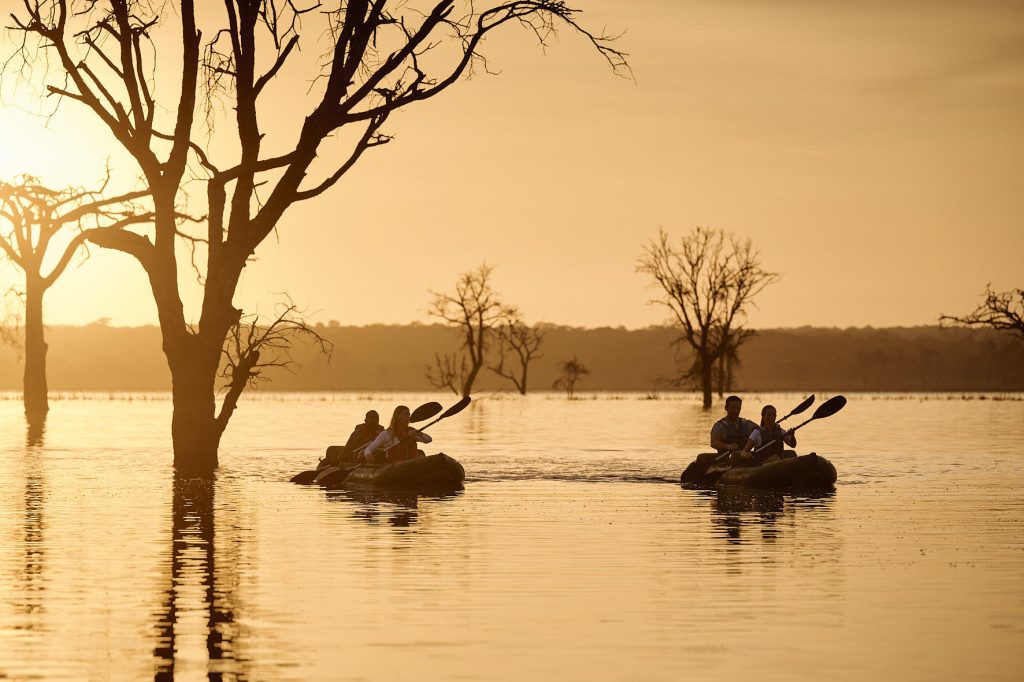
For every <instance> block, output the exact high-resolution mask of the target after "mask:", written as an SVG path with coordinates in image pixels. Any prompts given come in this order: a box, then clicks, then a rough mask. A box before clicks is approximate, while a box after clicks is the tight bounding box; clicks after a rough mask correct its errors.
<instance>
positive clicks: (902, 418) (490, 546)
mask: <svg viewBox="0 0 1024 682" xmlns="http://www.w3.org/2000/svg"><path fill="white" fill-rule="evenodd" d="M2 397H3V399H0V429H2V430H0V443H2V446H3V454H2V457H0V481H2V486H0V678H11V679H125V680H135V679H139V678H146V677H155V678H161V679H163V678H171V677H174V678H176V679H203V678H220V677H223V678H224V679H254V680H255V679H266V680H306V679H332V680H381V679H386V680H399V679H412V678H415V679H418V680H458V679H465V680H477V679H488V680H491V679H493V680H521V679H558V680H593V679H601V680H605V679H607V680H662V679H663V680H675V679H679V678H680V677H685V678H687V679H715V680H730V679H740V678H752V677H756V678H757V679H761V680H783V679H812V678H813V679H817V678H821V679H831V680H862V679H868V678H883V679H901V680H937V679H961V678H965V677H966V678H970V679H979V680H1020V679H1022V678H1024V444H1022V438H1024V396H1021V395H1002V396H978V395H969V396H947V395H891V396H886V395H871V394H848V397H849V399H850V402H849V404H848V405H847V407H846V408H845V409H844V410H843V411H842V412H840V413H839V414H837V415H835V416H834V417H832V418H830V419H827V420H822V421H820V422H815V423H813V424H811V425H809V426H807V427H806V428H805V429H803V430H802V431H800V433H799V440H800V444H799V447H798V450H800V451H801V452H807V451H811V450H813V451H817V452H819V453H820V454H824V455H826V456H828V457H829V458H830V459H831V460H832V461H833V463H834V464H835V465H836V467H837V469H838V471H839V482H838V484H837V486H836V489H835V491H834V492H833V493H829V494H823V495H819V496H792V495H783V494H773V493H760V494H749V493H742V492H737V491H690V490H683V489H681V488H680V486H679V485H678V476H679V473H680V472H681V471H682V469H683V468H684V467H685V465H686V464H687V463H688V462H689V461H690V460H691V459H692V458H693V456H694V455H695V454H696V453H697V452H700V451H702V450H705V449H706V446H705V444H706V441H707V433H708V430H709V428H710V426H711V424H712V422H713V421H714V420H715V419H717V418H718V417H719V416H720V408H719V407H717V406H716V408H714V410H713V411H712V412H711V413H705V412H704V411H702V410H701V408H700V404H699V401H698V399H697V398H696V397H695V396H692V395H678V394H665V395H658V396H645V395H642V394H597V395H589V394H588V395H585V396H583V399H580V400H574V401H567V400H565V399H564V397H562V396H559V395H554V394H543V393H542V394H536V395H531V396H529V397H526V398H522V397H518V396H512V395H507V394H489V395H481V396H479V397H478V398H477V399H476V400H475V402H474V404H473V405H472V406H471V407H470V408H469V409H467V410H466V411H465V412H463V413H462V414H460V415H457V416H455V417H453V418H451V419H449V420H446V421H443V422H441V423H439V424H437V425H436V426H434V427H433V428H432V429H431V433H432V434H433V435H434V438H435V441H434V443H433V444H432V445H431V446H430V448H432V451H438V450H443V451H445V452H447V453H448V454H450V455H452V456H454V457H456V458H457V459H459V460H460V461H461V462H462V463H463V464H464V465H465V468H466V471H467V476H468V480H467V483H466V487H465V490H464V491H462V492H460V493H457V494H454V495H450V496H444V497H423V496H415V495H403V494H390V495H387V494H385V495H369V494H365V493H364V494H356V493H349V492H344V491H325V490H323V489H321V488H319V487H315V486H305V487H304V486H297V485H293V484H290V483H288V479H289V477H290V476H292V475H293V474H295V473H297V472H298V471H301V470H303V469H308V468H311V467H312V466H313V465H314V464H315V463H316V460H317V459H318V457H319V455H320V453H322V451H323V448H324V447H325V446H326V445H328V444H330V443H338V442H344V440H345V438H346V437H347V436H348V433H349V431H350V429H351V427H352V426H353V425H354V424H355V423H358V422H359V421H361V418H362V414H363V412H364V411H365V410H366V409H369V408H375V409H377V410H379V411H380V412H381V414H382V415H383V416H384V419H385V421H386V419H387V415H389V414H390V411H391V409H392V408H393V407H394V405H396V404H398V403H404V404H408V405H412V406H415V405H418V404H420V403H422V402H426V401H427V400H433V399H437V400H441V401H443V402H445V403H446V404H448V403H451V402H453V399H452V398H451V397H450V396H442V395H439V394H437V395H428V394H413V395H409V394H401V395H399V394H374V395H366V394H350V393H344V394H330V393H328V394H262V395H259V394H253V395H249V396H246V397H243V402H242V404H241V406H240V409H239V411H238V413H236V416H235V418H234V419H233V421H232V423H231V425H230V426H229V428H228V432H227V435H226V437H225V441H224V443H223V446H222V450H221V468H220V470H219V472H218V475H217V477H216V480H214V481H212V482H203V481H190V480H176V479H175V476H174V474H173V471H172V468H171V466H170V462H171V454H170V451H169V444H170V438H169V421H170V401H169V399H168V396H166V395H161V394H135V395H129V394H117V395H108V394H77V395H65V396H58V398H57V399H56V400H54V401H53V403H52V408H51V413H50V417H49V420H48V422H47V424H46V429H45V432H44V433H43V434H38V433H32V434H27V433H26V428H25V424H24V419H23V416H22V408H21V404H20V402H19V401H18V400H17V396H15V395H11V394H7V395H5V396H2ZM802 397H803V396H800V395H789V394H786V395H782V394H770V395H748V396H746V405H745V410H744V415H745V416H748V417H751V418H753V416H754V415H756V414H758V411H759V407H760V405H761V404H763V403H765V402H771V403H773V404H775V405H777V406H778V407H779V411H780V413H785V412H786V411H787V410H788V408H789V407H792V406H794V405H796V404H797V403H798V402H799V401H800V399H801V398H802ZM826 397H828V396H826V395H822V394H819V396H818V398H819V402H821V401H822V400H824V399H825V398H826ZM982 398H984V399H982ZM994 398H995V399H994ZM29 441H31V443H29Z"/></svg>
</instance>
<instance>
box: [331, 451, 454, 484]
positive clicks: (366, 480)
mask: <svg viewBox="0 0 1024 682" xmlns="http://www.w3.org/2000/svg"><path fill="white" fill-rule="evenodd" d="M465 480H466V470H465V469H463V468H462V465H461V464H459V463H458V462H457V461H456V460H455V459H453V458H452V457H449V456H448V455H446V454H444V453H441V454H437V455H430V456H428V457H417V458H416V459H407V460H403V461H401V462H393V463H391V464H380V465H372V464H360V465H358V466H355V467H352V466H347V467H345V466H341V467H338V466H328V467H324V468H323V469H321V470H319V471H318V472H317V474H316V477H315V478H314V479H313V483H317V484H319V485H322V486H326V487H328V488H341V487H344V488H389V489H395V490H398V489H400V490H426V491H444V490H459V489H461V488H462V483H463V481H465Z"/></svg>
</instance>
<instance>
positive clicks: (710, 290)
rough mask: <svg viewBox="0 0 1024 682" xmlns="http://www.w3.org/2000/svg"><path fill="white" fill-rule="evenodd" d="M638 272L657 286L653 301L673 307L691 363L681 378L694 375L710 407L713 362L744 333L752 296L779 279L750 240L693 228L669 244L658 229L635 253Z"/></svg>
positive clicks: (745, 332) (705, 402)
mask: <svg viewBox="0 0 1024 682" xmlns="http://www.w3.org/2000/svg"><path fill="white" fill-rule="evenodd" d="M637 271H638V272H641V273H644V274H647V275H650V276H651V278H652V279H653V280H654V283H655V284H656V285H657V286H658V287H659V288H660V289H661V294H662V295H661V297H659V298H657V299H655V300H653V301H652V303H657V304H659V305H663V306H665V307H666V308H668V309H669V310H671V311H672V315H673V316H674V317H675V321H676V323H677V324H678V325H679V326H680V328H681V329H682V335H681V336H680V337H679V338H678V339H677V340H676V341H675V343H676V344H681V343H685V344H687V345H688V346H689V347H690V348H691V349H692V350H693V353H694V359H693V364H692V365H691V367H690V369H689V371H688V372H687V373H686V374H684V375H683V377H681V378H680V381H693V380H697V382H698V385H699V386H700V388H701V391H702V392H703V394H704V407H705V408H708V407H711V393H712V376H713V370H714V366H715V362H716V361H717V360H718V359H719V358H720V357H722V355H723V354H725V353H726V352H727V351H728V350H729V348H730V346H731V345H733V344H735V345H736V347H737V348H738V347H739V344H740V343H742V342H743V341H744V340H746V339H747V338H749V331H748V330H745V329H744V328H743V323H744V321H745V319H746V314H747V312H748V311H749V309H750V307H751V306H753V305H754V297H755V296H757V294H759V293H760V292H761V291H762V290H763V289H764V288H765V287H766V286H768V285H769V284H772V283H774V282H776V281H778V275H776V274H775V273H773V272H768V271H767V270H765V269H764V268H763V267H761V262H760V256H759V254H758V252H757V250H756V249H755V248H754V246H753V243H752V242H751V241H750V240H749V239H747V240H745V241H741V240H739V239H737V238H736V237H734V236H732V235H730V234H728V233H727V232H725V231H723V230H717V229H713V228H706V227H697V228H695V229H694V230H692V231H691V232H689V233H688V234H686V235H685V236H683V237H682V239H680V240H679V244H678V246H676V245H673V244H672V243H671V242H670V240H669V235H668V233H667V232H665V231H664V230H660V231H659V232H658V237H657V239H652V240H651V241H650V243H649V244H647V246H646V247H644V252H643V254H642V255H641V256H640V259H639V261H638V263H637Z"/></svg>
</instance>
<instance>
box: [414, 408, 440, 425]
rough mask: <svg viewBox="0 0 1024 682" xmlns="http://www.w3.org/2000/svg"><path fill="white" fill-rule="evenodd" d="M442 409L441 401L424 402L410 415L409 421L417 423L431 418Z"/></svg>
mask: <svg viewBox="0 0 1024 682" xmlns="http://www.w3.org/2000/svg"><path fill="white" fill-rule="evenodd" d="M440 411H441V403H423V404H422V405H420V406H419V407H417V408H416V409H415V410H413V411H412V414H411V415H409V423H410V424H415V423H416V422H421V421H423V420H424V419H430V418H431V417H433V416H434V415H435V414H437V413H438V412H440Z"/></svg>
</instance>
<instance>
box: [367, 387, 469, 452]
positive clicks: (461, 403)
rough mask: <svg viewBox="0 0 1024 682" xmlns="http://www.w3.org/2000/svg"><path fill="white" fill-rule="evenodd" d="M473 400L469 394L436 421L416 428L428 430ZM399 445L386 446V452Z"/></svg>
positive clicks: (460, 410)
mask: <svg viewBox="0 0 1024 682" xmlns="http://www.w3.org/2000/svg"><path fill="white" fill-rule="evenodd" d="M471 400H472V398H470V397H469V396H468V395H467V396H464V397H463V398H462V400H460V401H459V402H457V403H455V404H454V405H452V406H451V407H449V408H448V409H447V410H445V411H444V414H442V415H441V416H440V417H438V418H437V419H435V420H434V421H432V422H430V423H429V424H427V425H426V426H424V427H423V428H422V429H416V430H417V431H421V432H422V431H426V430H427V429H429V428H430V427H431V426H433V425H434V424H436V423H437V422H439V421H441V420H442V419H447V418H448V417H451V416H454V415H456V414H458V413H459V412H462V411H463V410H464V409H466V407H467V406H468V405H469V403H470V401H471ZM409 421H410V422H411V421H412V420H411V419H410V420H409ZM399 443H401V441H399ZM367 445H369V443H367ZM397 445H398V443H395V444H393V445H391V446H389V447H386V448H384V452H387V451H388V450H390V449H391V448H393V447H395V446H397Z"/></svg>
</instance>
